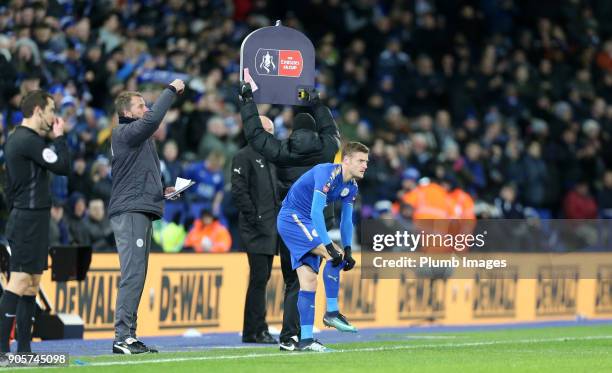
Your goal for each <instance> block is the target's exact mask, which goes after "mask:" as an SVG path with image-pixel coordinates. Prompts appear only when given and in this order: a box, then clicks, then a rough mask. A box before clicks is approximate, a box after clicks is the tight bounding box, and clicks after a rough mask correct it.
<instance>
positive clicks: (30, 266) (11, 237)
mask: <svg viewBox="0 0 612 373" xmlns="http://www.w3.org/2000/svg"><path fill="white" fill-rule="evenodd" d="M50 218H51V214H50V211H49V209H40V210H27V209H15V208H14V209H13V210H11V213H10V214H9V218H8V222H7V224H6V236H7V239H8V242H9V245H10V246H11V265H10V271H11V272H25V273H29V274H41V273H43V271H44V270H45V269H47V256H48V255H49V219H50Z"/></svg>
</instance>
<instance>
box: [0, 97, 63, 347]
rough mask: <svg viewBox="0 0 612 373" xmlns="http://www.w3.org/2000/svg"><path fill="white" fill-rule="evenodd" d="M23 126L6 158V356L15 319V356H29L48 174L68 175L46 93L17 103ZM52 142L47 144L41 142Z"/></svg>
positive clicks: (44, 250) (45, 234)
mask: <svg viewBox="0 0 612 373" xmlns="http://www.w3.org/2000/svg"><path fill="white" fill-rule="evenodd" d="M21 112H22V113H23V118H24V119H23V122H22V123H21V125H20V126H18V127H17V128H16V129H15V131H14V132H13V133H12V134H11V135H10V136H9V137H8V139H7V141H6V145H5V147H4V150H5V156H6V174H7V175H6V176H7V197H8V202H9V208H10V213H9V218H8V223H7V225H6V236H7V238H8V242H9V245H10V248H11V259H10V272H11V276H10V280H9V282H8V285H7V287H6V289H4V292H3V294H2V298H0V350H1V352H2V353H5V352H10V349H9V338H10V333H11V329H12V327H13V322H14V320H15V317H16V318H17V340H18V344H17V352H20V353H23V352H31V349H30V339H31V329H32V322H33V317H34V310H35V300H36V294H37V293H38V287H39V283H40V277H41V275H42V273H43V271H44V270H45V269H46V267H47V255H48V252H49V219H50V210H51V192H50V188H49V173H48V172H47V171H51V172H53V173H55V174H58V175H68V173H69V172H70V159H69V154H68V146H67V144H66V140H65V138H64V121H63V120H62V118H60V117H57V116H55V103H54V101H53V99H52V98H51V95H49V94H48V93H47V92H44V91H40V90H36V91H32V92H30V93H28V94H26V96H25V97H24V98H23V100H22V101H21ZM47 139H52V140H53V141H52V143H48V142H47V141H46V140H47Z"/></svg>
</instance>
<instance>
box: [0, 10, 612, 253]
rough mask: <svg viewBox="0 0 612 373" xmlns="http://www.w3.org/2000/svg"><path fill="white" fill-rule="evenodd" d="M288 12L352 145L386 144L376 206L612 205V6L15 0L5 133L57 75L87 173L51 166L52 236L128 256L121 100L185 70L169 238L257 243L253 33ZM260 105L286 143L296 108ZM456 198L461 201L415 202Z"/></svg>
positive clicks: (173, 134)
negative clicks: (253, 236) (119, 139)
mask: <svg viewBox="0 0 612 373" xmlns="http://www.w3.org/2000/svg"><path fill="white" fill-rule="evenodd" d="M275 19H281V20H283V24H284V25H286V26H289V27H294V28H296V29H299V30H301V31H303V32H304V33H305V34H306V35H307V36H308V37H309V38H310V39H311V40H312V41H313V44H314V45H315V48H316V65H317V70H318V78H317V89H318V90H319V91H320V92H321V97H322V99H323V101H324V102H325V103H326V104H327V105H329V106H330V108H331V109H332V111H333V113H334V115H335V117H336V120H337V122H338V125H339V128H340V133H341V136H342V138H343V141H360V142H363V143H365V144H367V145H369V146H370V147H371V149H372V152H371V161H370V166H369V169H368V171H367V172H366V176H365V179H364V180H363V181H362V182H361V183H360V192H361V193H360V195H361V201H360V204H359V208H358V211H359V216H360V217H371V216H380V215H381V214H391V215H399V216H402V217H405V218H407V219H410V218H412V217H416V216H417V215H418V214H425V215H421V217H423V216H428V217H440V216H442V215H444V216H446V217H471V216H479V217H504V218H523V217H529V216H532V217H539V218H551V217H554V218H573V219H589V218H597V217H603V218H610V217H612V143H611V142H612V22H611V21H612V2H610V1H607V0H590V1H588V0H539V1H526V0H496V1H477V0H472V1H454V0H437V1H436V0H411V1H402V0H395V1H394V0H386V1H385V0H380V1H375V0H354V1H340V0H308V1H301V2H285V1H272V0H270V1H265V0H234V1H230V0H197V1H187V0H168V1H162V0H142V1H122V0H107V1H91V0H89V1H85V0H83V1H71V0H33V1H28V0H9V1H8V2H7V1H2V2H0V72H1V73H0V92H1V95H0V123H2V132H1V133H0V143H2V144H3V143H4V141H5V140H6V138H7V136H8V135H9V133H10V132H11V130H12V129H13V128H14V127H15V126H16V125H18V124H19V123H20V122H21V119H22V115H21V113H20V112H19V103H20V100H21V98H22V97H23V95H24V94H25V93H26V92H28V91H30V90H33V89H37V88H39V87H40V88H44V89H46V90H48V91H49V92H50V93H51V94H52V95H53V97H54V99H55V101H56V107H57V108H58V110H59V111H60V112H61V116H62V117H63V118H64V120H65V122H66V126H67V136H68V142H69V146H70V149H71V152H72V157H73V173H72V175H70V176H69V177H62V176H55V177H54V178H53V182H52V190H53V195H54V205H53V209H52V222H51V224H52V229H51V234H52V244H72V243H79V244H92V245H93V246H94V248H95V249H96V250H99V251H110V250H113V246H114V245H113V238H112V231H111V230H110V225H109V223H108V219H107V217H106V212H105V208H106V207H107V206H108V201H109V198H110V190H111V177H112V170H111V168H110V163H109V159H110V157H111V154H110V153H111V150H110V145H109V144H110V134H111V130H112V128H113V126H115V125H116V124H117V117H116V115H115V114H114V112H113V106H112V102H113V99H114V97H115V95H116V94H117V93H118V92H120V91H123V90H138V91H142V92H145V99H146V100H147V102H152V101H153V99H154V97H157V95H158V94H159V92H160V91H161V88H162V87H163V85H164V84H166V83H167V82H169V81H171V80H172V79H174V78H180V79H184V80H185V81H186V82H187V85H188V88H187V92H186V93H185V94H184V95H183V96H181V98H180V100H178V101H177V103H176V104H175V106H174V107H173V108H172V110H171V111H170V112H169V113H168V115H167V116H166V118H165V120H164V122H163V124H162V126H161V127H160V129H159V130H158V131H157V132H156V134H155V138H156V140H157V144H158V146H159V149H160V154H161V159H162V174H163V179H164V182H165V183H166V184H167V185H173V184H174V180H175V179H176V177H177V176H182V177H185V178H189V179H193V180H195V181H196V182H197V185H196V186H195V187H194V188H192V190H190V191H189V192H188V193H187V194H186V196H185V198H183V199H182V201H181V202H175V203H168V204H167V206H166V213H165V219H164V220H163V221H158V222H157V223H156V226H155V231H154V232H155V233H154V238H155V242H156V243H157V244H158V245H159V248H160V250H163V251H166V252H178V251H186V250H194V251H197V252H225V251H229V250H230V249H232V250H240V249H241V244H240V242H239V237H238V234H237V232H238V231H237V223H236V221H237V211H236V208H235V206H234V205H233V203H232V201H231V198H230V193H229V190H230V185H229V170H230V166H231V165H230V163H231V159H232V157H233V155H234V154H235V153H236V152H237V151H238V149H240V147H241V146H242V145H243V143H244V139H243V137H242V123H241V121H240V115H239V110H238V109H239V107H238V105H239V102H238V95H237V89H238V85H239V84H238V83H239V51H240V44H241V42H242V40H243V39H244V37H245V36H246V35H248V33H249V32H251V31H253V30H255V29H257V28H260V27H264V26H268V25H271V24H273V22H274V20H275ZM260 113H262V114H266V115H267V116H269V117H270V118H272V119H273V121H274V123H275V126H276V128H275V132H276V135H277V136H278V137H279V138H286V137H287V136H288V134H289V133H290V131H291V127H292V118H293V115H294V110H293V109H292V108H291V107H276V106H270V105H261V107H260ZM2 158H3V156H2V153H0V163H2V162H3V160H2ZM2 174H4V172H3V173H2ZM427 180H429V183H428V182H427ZM2 184H4V183H2ZM415 190H416V192H415ZM415 195H416V196H415ZM418 196H425V197H422V198H417V197H418ZM441 199H442V200H443V201H444V203H445V204H447V205H448V206H450V208H448V209H447V208H446V207H444V208H442V211H440V210H436V206H430V205H427V206H418V203H417V202H415V201H421V202H422V201H429V200H436V201H440V200H441ZM7 202H8V201H6V200H5V199H4V201H3V203H2V206H1V210H2V220H5V217H6V214H7ZM425 203H427V202H425ZM421 207H426V208H425V209H421ZM432 207H433V208H432ZM432 211H433V212H432ZM427 214H430V215H427ZM432 214H433V215H432ZM437 214H442V215H437ZM383 216H387V215H383ZM0 231H1V232H3V231H4V228H3V226H2V227H0Z"/></svg>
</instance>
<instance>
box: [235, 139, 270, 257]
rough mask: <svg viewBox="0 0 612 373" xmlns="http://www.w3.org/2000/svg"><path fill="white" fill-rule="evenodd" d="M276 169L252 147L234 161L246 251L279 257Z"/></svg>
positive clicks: (238, 154)
mask: <svg viewBox="0 0 612 373" xmlns="http://www.w3.org/2000/svg"><path fill="white" fill-rule="evenodd" d="M277 188H278V183H277V180H276V170H275V167H274V165H273V164H272V163H271V162H268V161H266V160H265V159H264V158H263V157H262V156H261V154H259V153H257V152H256V151H254V150H253V148H251V146H250V145H247V146H245V147H244V148H242V149H241V150H240V151H239V152H238V153H237V154H236V155H235V156H234V160H233V161H232V199H233V201H234V203H235V204H236V207H237V208H238V211H240V215H239V224H240V236H241V237H242V241H243V242H244V245H245V247H246V251H247V252H248V253H252V254H264V255H276V254H277V252H278V236H277V234H276V215H277V214H278V211H279V210H280V199H279V197H278V190H277Z"/></svg>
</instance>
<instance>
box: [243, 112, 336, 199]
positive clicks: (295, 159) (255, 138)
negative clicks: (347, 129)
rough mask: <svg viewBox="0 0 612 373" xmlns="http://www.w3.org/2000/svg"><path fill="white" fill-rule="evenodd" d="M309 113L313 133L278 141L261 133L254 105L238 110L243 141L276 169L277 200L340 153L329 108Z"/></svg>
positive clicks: (294, 134)
mask: <svg viewBox="0 0 612 373" xmlns="http://www.w3.org/2000/svg"><path fill="white" fill-rule="evenodd" d="M313 113H314V118H315V122H316V125H317V131H316V132H315V131H312V130H309V129H298V130H295V131H293V132H292V133H291V136H289V138H288V139H286V140H282V141H281V140H278V139H277V138H275V137H274V135H272V134H270V133H268V132H266V131H265V130H264V129H263V127H262V125H261V121H260V119H259V112H258V111H257V105H256V104H255V103H252V102H251V103H247V104H245V105H243V106H242V108H241V109H240V115H241V116H242V123H243V125H244V133H245V136H246V138H247V141H248V142H249V144H250V145H251V147H253V150H255V151H256V152H258V153H260V154H261V155H263V156H264V157H265V158H266V160H268V161H269V162H272V163H274V164H275V165H276V174H277V177H278V181H279V194H280V197H281V199H284V198H285V196H286V195H287V192H288V191H289V188H290V187H291V185H292V184H293V183H294V182H295V181H296V180H297V179H299V177H300V176H302V174H304V173H305V172H306V171H308V170H310V169H311V168H312V167H313V166H315V165H317V164H320V163H327V162H333V161H334V157H335V156H336V153H337V152H338V150H339V149H340V133H339V132H338V126H337V125H336V122H335V121H334V118H333V117H332V115H331V112H330V111H329V108H327V107H326V106H324V105H321V104H319V105H315V106H314V107H313Z"/></svg>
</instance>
